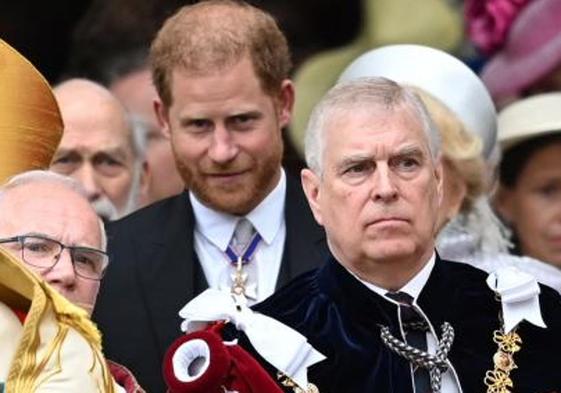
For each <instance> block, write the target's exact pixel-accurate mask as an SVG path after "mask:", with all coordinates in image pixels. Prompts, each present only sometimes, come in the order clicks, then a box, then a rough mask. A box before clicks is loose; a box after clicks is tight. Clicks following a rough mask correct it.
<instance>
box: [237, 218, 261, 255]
mask: <svg viewBox="0 0 561 393" xmlns="http://www.w3.org/2000/svg"><path fill="white" fill-rule="evenodd" d="M254 233H255V229H254V228H253V225H252V224H251V222H250V221H249V220H248V219H247V218H242V219H240V220H239V221H238V223H237V224H236V229H234V234H233V235H232V241H231V245H232V248H234V250H235V251H236V252H237V253H238V254H241V253H242V252H244V251H245V249H246V248H247V246H248V244H249V242H250V241H251V237H252V236H253V234H254Z"/></svg>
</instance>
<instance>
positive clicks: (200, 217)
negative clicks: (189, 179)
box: [189, 168, 286, 251]
mask: <svg viewBox="0 0 561 393" xmlns="http://www.w3.org/2000/svg"><path fill="white" fill-rule="evenodd" d="M189 199H190V200H191V205H192V206H193V213H194V215H195V223H196V224H195V228H196V230H197V231H199V232H200V233H201V234H202V235H203V236H204V237H206V238H207V239H208V240H209V241H210V242H211V243H213V244H214V245H215V246H216V247H218V248H219V249H220V250H221V251H226V248H227V247H228V244H229V243H230V239H231V238H232V235H233V233H234V229H236V224H237V223H238V221H239V220H240V219H241V218H242V217H240V216H235V215H232V214H228V213H224V212H220V211H217V210H214V209H211V208H209V207H207V206H205V205H204V204H203V203H202V202H201V201H200V200H199V199H198V198H197V197H196V196H195V195H194V194H193V193H192V192H189ZM285 200H286V175H285V173H284V170H283V169H282V168H281V176H280V179H279V182H278V184H277V185H276V186H275V188H274V189H273V190H272V191H271V192H270V193H269V195H267V196H266V197H265V199H263V200H262V201H261V203H260V204H259V205H257V206H256V207H255V209H253V210H252V211H250V212H249V213H248V214H247V215H246V216H245V218H247V219H248V220H249V221H250V222H251V223H252V224H253V227H254V228H255V230H256V231H257V232H259V235H261V237H262V238H263V240H264V241H265V243H267V244H271V243H272V242H273V240H274V238H275V236H276V235H277V233H278V231H279V229H280V227H281V224H282V222H283V218H284V205H285Z"/></svg>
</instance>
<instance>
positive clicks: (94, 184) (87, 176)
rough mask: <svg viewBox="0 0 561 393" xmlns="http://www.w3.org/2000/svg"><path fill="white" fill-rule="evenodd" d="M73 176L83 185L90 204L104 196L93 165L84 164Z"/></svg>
mask: <svg viewBox="0 0 561 393" xmlns="http://www.w3.org/2000/svg"><path fill="white" fill-rule="evenodd" d="M71 176H72V177H73V178H75V179H76V180H78V181H79V182H80V183H81V184H82V186H83V187H84V189H85V190H86V193H87V194H88V199H89V200H90V202H93V201H95V200H97V199H98V198H99V197H100V196H101V195H102V189H101V187H100V184H99V179H98V174H97V173H96V171H95V168H94V167H93V165H91V164H89V163H84V164H82V165H81V166H80V168H78V169H77V170H76V171H74V172H73V173H72V175H71Z"/></svg>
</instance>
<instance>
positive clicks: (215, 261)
mask: <svg viewBox="0 0 561 393" xmlns="http://www.w3.org/2000/svg"><path fill="white" fill-rule="evenodd" d="M189 198H190V200H191V204H192V205H193V212H194V214H195V232H194V238H195V245H194V246H195V252H196V253H197V256H198V258H199V262H200V263H201V266H202V269H203V272H204V274H205V277H206V279H207V282H208V284H209V287H210V288H215V289H220V290H224V291H230V289H231V287H232V278H231V276H232V274H234V272H235V267H234V266H233V265H232V264H231V262H230V259H229V258H228V256H227V255H226V248H227V247H228V244H229V243H230V240H231V238H232V235H233V233H234V230H235V228H236V224H237V223H238V221H239V220H240V219H241V218H243V217H239V216H234V215H231V214H227V213H224V212H219V211H215V210H213V209H211V208H209V207H207V206H205V205H203V204H202V203H201V202H200V201H199V200H198V199H197V197H195V195H193V194H192V193H191V192H189ZM285 200H286V175H285V173H284V170H282V169H281V176H280V179H279V183H278V184H277V185H276V187H275V188H274V189H273V190H272V191H271V192H270V193H269V195H267V197H266V198H265V199H264V200H263V201H261V203H260V204H259V205H257V207H255V209H253V210H252V211H251V212H249V213H248V214H247V215H246V216H245V218H246V219H247V220H249V221H250V222H251V223H252V224H253V227H254V228H255V230H256V231H257V232H259V235H261V237H262V240H261V242H260V243H259V245H258V247H257V250H256V252H255V254H254V256H253V258H252V260H251V261H250V262H249V263H248V264H246V265H245V266H244V273H248V275H249V277H248V285H247V287H248V289H250V290H249V291H248V292H252V291H253V290H252V288H253V289H255V290H256V298H254V299H252V298H251V297H250V298H249V299H248V301H249V304H253V303H255V302H258V301H261V300H263V299H265V298H267V297H269V296H270V295H271V294H272V293H273V292H274V291H275V287H276V283H277V278H278V275H279V271H280V265H281V260H282V254H283V250H284V241H285V239H286V223H285V218H284V206H285ZM253 292H254V291H253Z"/></svg>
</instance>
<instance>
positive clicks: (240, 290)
mask: <svg viewBox="0 0 561 393" xmlns="http://www.w3.org/2000/svg"><path fill="white" fill-rule="evenodd" d="M246 284H247V273H244V271H243V261H242V258H241V257H238V262H237V263H236V272H235V273H234V274H233V275H232V293H233V294H234V295H238V296H241V295H243V296H245V287H246Z"/></svg>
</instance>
